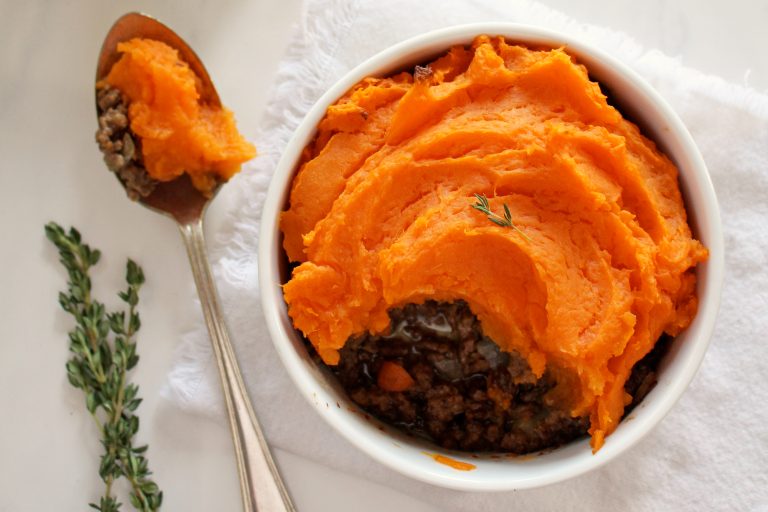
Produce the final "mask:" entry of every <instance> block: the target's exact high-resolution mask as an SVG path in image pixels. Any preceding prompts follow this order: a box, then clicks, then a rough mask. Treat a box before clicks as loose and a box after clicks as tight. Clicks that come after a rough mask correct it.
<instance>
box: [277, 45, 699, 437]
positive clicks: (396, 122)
mask: <svg viewBox="0 0 768 512" xmlns="http://www.w3.org/2000/svg"><path fill="white" fill-rule="evenodd" d="M475 194H483V195H486V196H487V197H488V198H489V200H490V206H491V209H492V210H493V211H494V212H496V213H498V214H499V215H502V214H503V213H502V212H503V205H504V204H506V205H508V206H509V209H510V212H511V214H512V219H513V220H514V222H515V224H516V226H517V227H518V228H520V230H521V231H522V232H523V233H525V235H526V236H522V235H521V234H520V233H518V232H517V231H515V230H514V229H510V228H508V227H502V226H498V225H496V224H494V223H492V222H490V221H489V219H488V217H487V216H486V215H484V214H483V213H482V212H480V211H477V210H475V209H473V208H472V207H471V206H472V204H474V203H475V202H476V199H475V196H474V195H475ZM281 227H282V230H283V233H284V236H285V239H284V247H285V250H286V253H287V255H288V257H289V259H290V260H292V261H294V262H298V263H300V264H299V265H298V266H297V267H296V268H295V270H294V271H293V274H292V276H291V279H290V280H289V281H288V282H287V283H286V284H285V286H284V295H285V300H286V302H287V304H288V306H289V314H290V316H291V318H292V320H293V322H294V325H295V326H296V327H297V328H298V329H300V330H301V331H302V332H303V333H304V334H305V335H306V336H307V338H308V339H309V340H310V341H311V342H312V344H313V345H314V347H315V348H316V349H317V351H318V353H319V354H320V356H321V357H322V358H323V360H324V361H325V362H326V363H328V364H331V365H333V364H336V363H337V361H338V358H339V353H338V351H339V349H340V348H341V347H342V346H343V345H344V343H345V342H346V340H347V339H348V338H349V337H350V336H352V335H355V334H359V333H361V332H364V331H371V332H384V331H386V330H387V329H388V328H389V318H388V316H387V310H388V309H390V308H393V307H398V306H401V305H403V304H406V303H420V302H423V301H425V300H427V299H434V300H437V301H452V300H459V299H462V300H464V301H466V302H467V303H468V304H469V305H470V307H471V309H472V311H474V312H475V314H476V315H477V317H478V318H479V320H480V322H481V323H482V327H483V331H484V332H485V334H486V335H487V336H489V337H490V338H492V339H493V340H494V341H496V342H497V343H498V344H499V345H500V346H501V348H502V349H504V350H508V351H517V352H518V353H520V354H521V355H522V356H523V357H525V359H526V360H527V361H528V363H529V365H530V367H531V369H532V370H533V372H534V374H536V375H537V376H541V375H542V374H543V373H544V370H545V368H547V367H549V369H550V371H555V372H556V373H557V375H559V376H560V382H561V384H560V385H558V387H557V388H555V392H553V394H552V397H553V398H552V399H553V400H556V399H565V400H566V402H565V403H567V404H568V407H570V408H571V413H572V414H573V415H574V416H576V415H584V414H589V415H590V423H591V428H590V433H591V435H592V446H593V449H594V450H597V449H599V448H600V446H602V444H603V441H604V437H605V436H606V435H607V434H610V433H611V432H612V431H613V430H614V429H615V428H616V426H617V423H618V422H619V420H620V419H621V416H622V413H623V410H624V406H625V405H626V404H627V403H629V400H630V397H629V396H628V395H627V394H626V393H625V391H624V383H625V381H626V379H627V377H628V376H629V374H630V371H631V369H632V366H633V365H634V364H635V362H637V361H638V360H640V359H641V358H642V357H643V356H644V355H646V354H647V353H648V352H649V351H650V350H651V348H652V347H653V346H654V344H655V342H656V340H657V339H658V338H659V336H660V335H661V334H662V333H663V332H667V333H669V334H672V335H675V334H677V333H679V332H680V331H681V330H682V329H684V328H685V327H686V326H688V324H689V323H690V322H691V320H692V318H693V316H694V315H695V313H696V307H697V300H696V294H695V287H696V278H695V275H694V273H693V268H694V267H695V265H696V264H697V263H698V262H701V261H703V260H705V259H706V257H707V251H706V249H705V248H704V247H703V245H702V244H701V243H700V242H698V241H696V240H694V239H693V238H692V236H691V230H690V228H689V226H688V223H687V220H686V212H685V209H684V205H683V201H682V198H681V194H680V190H679V188H678V182H677V170H676V168H675V166H674V165H673V164H672V162H671V161H670V160H669V159H668V158H667V157H666V156H664V155H663V154H661V153H660V152H659V151H658V150H657V149H656V147H655V145H654V143H653V142H651V141H650V140H648V139H646V138H645V137H644V136H643V135H641V134H640V131H639V130H638V128H637V126H635V125H634V124H632V123H631V122H629V121H627V120H625V119H623V118H622V116H621V114H620V113H619V112H618V111H617V110H616V109H615V108H614V107H612V106H610V105H609V104H608V103H607V101H606V97H605V95H604V94H603V93H602V92H601V90H600V87H599V85H598V84H597V83H595V82H592V81H590V79H589V77H588V75H587V70H586V69H585V68H584V67H583V66H581V65H579V64H578V63H576V62H574V59H573V58H572V57H571V56H569V55H568V54H567V53H566V52H565V51H564V50H562V49H555V50H533V49H528V48H525V47H522V46H516V45H511V44H508V43H507V42H505V41H504V40H503V39H501V38H489V37H479V38H477V39H476V40H475V41H474V43H473V44H472V46H471V47H470V48H464V47H460V46H458V47H454V48H451V50H450V51H449V52H448V53H447V54H446V55H444V56H442V57H441V58H439V59H437V60H436V61H434V62H432V63H431V64H429V66H427V67H426V68H417V69H416V72H415V73H414V75H411V74H409V73H400V74H397V75H394V76H391V77H388V78H366V79H364V80H362V81H361V82H360V83H358V84H357V85H355V86H354V87H353V88H352V89H351V90H350V91H349V92H348V93H347V94H346V95H345V96H344V97H342V98H341V99H340V100H338V102H336V103H335V104H334V105H332V106H330V107H329V108H328V111H327V114H326V116H325V118H324V119H323V120H322V122H321V123H320V125H319V126H318V132H317V136H316V138H315V139H314V141H313V142H312V143H311V144H310V145H309V146H308V147H307V148H306V149H305V151H304V154H303V157H302V161H301V164H300V168H299V172H298V174H297V176H296V178H295V179H294V182H293V188H292V190H291V195H290V207H289V209H288V210H287V211H285V212H284V213H283V215H282V219H281Z"/></svg>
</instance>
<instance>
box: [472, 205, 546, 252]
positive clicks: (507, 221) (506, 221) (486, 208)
mask: <svg viewBox="0 0 768 512" xmlns="http://www.w3.org/2000/svg"><path fill="white" fill-rule="evenodd" d="M475 198H476V199H477V202H476V203H475V204H473V205H472V208H474V209H475V210H479V211H481V212H483V213H484V214H486V215H487V216H488V220H490V221H491V222H493V223H494V224H496V225H499V226H501V227H503V228H512V229H514V230H515V231H517V232H518V233H520V235H521V236H522V237H523V238H525V239H526V240H528V241H529V242H532V240H531V239H530V237H529V236H528V235H526V234H525V233H523V231H522V230H521V229H520V228H518V227H517V226H516V225H515V223H514V222H512V213H511V212H510V211H509V206H507V203H504V217H499V216H498V215H496V214H495V213H493V212H492V211H491V205H490V204H489V203H488V198H487V197H486V196H485V194H482V195H480V194H475Z"/></svg>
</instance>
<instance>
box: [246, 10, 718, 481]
mask: <svg viewBox="0 0 768 512" xmlns="http://www.w3.org/2000/svg"><path fill="white" fill-rule="evenodd" d="M481 34H487V35H492V36H502V37H505V38H506V39H508V40H512V41H516V42H521V43H526V44H531V45H541V46H549V47H556V46H564V47H565V48H566V49H567V50H568V51H572V52H573V53H575V54H577V55H579V56H584V55H585V56H589V57H590V58H591V59H593V60H596V61H599V62H602V63H603V64H605V65H607V66H610V68H612V70H613V72H615V74H617V75H619V76H620V78H621V81H622V82H624V83H625V84H626V85H628V86H629V88H630V89H632V91H633V92H634V93H637V94H640V95H641V97H643V99H645V100H648V101H650V102H651V103H652V104H653V105H654V107H655V109H656V111H655V112H654V113H653V116H657V117H659V118H660V119H662V120H663V121H664V122H665V123H666V127H665V130H666V129H668V132H669V137H670V140H676V141H677V142H678V143H679V144H680V145H681V147H682V148H681V150H680V151H682V155H684V156H685V157H686V159H687V163H688V165H686V166H685V170H683V168H682V165H678V168H679V178H678V179H679V180H680V181H679V182H680V185H681V189H682V188H684V187H685V186H686V185H688V186H691V185H694V186H695V187H696V189H697V194H698V195H700V197H701V201H702V204H703V205H704V208H703V210H702V211H698V210H697V212H696V217H697V219H698V224H699V225H703V226H705V227H706V229H702V232H700V233H698V237H699V239H702V240H703V239H706V240H707V248H708V250H709V259H708V260H707V261H706V262H705V263H704V264H700V265H701V266H700V267H699V268H698V269H697V275H698V277H699V279H700V281H699V282H698V283H697V286H698V287H699V290H701V287H702V283H703V284H704V285H705V286H704V288H705V290H704V292H701V291H699V299H700V300H699V310H698V313H697V316H696V318H695V319H694V322H695V325H696V337H695V338H694V339H692V340H689V341H687V342H686V344H687V345H693V346H692V347H686V350H687V353H686V354H685V355H686V359H685V360H684V361H683V362H681V363H680V364H681V365H683V366H682V368H681V369H678V370H677V373H676V375H675V376H674V378H673V379H672V380H671V381H670V382H669V383H668V385H667V387H665V388H664V390H663V391H664V392H663V393H661V394H660V395H659V396H657V397H655V398H654V401H653V404H652V407H648V408H646V409H649V410H644V411H643V414H642V415H638V416H637V417H636V418H633V419H634V421H632V422H631V423H632V425H631V426H628V427H627V428H625V429H624V430H623V431H622V433H623V436H622V437H621V440H620V441H619V440H616V442H610V443H609V442H606V443H605V445H604V446H603V448H602V449H601V450H599V451H598V452H597V453H596V454H594V455H591V454H590V456H589V457H588V458H585V457H583V456H580V455H579V456H576V457H574V462H573V463H565V464H558V463H553V464H551V465H552V466H553V467H552V468H551V469H550V470H548V471H540V472H539V473H541V474H538V475H534V476H530V477H519V478H513V477H512V476H511V475H510V476H508V477H504V476H503V475H501V476H498V475H497V476H495V477H494V478H484V477H481V478H475V477H474V476H473V474H474V473H478V472H476V471H473V472H458V471H454V472H453V473H447V472H445V471H438V470H435V471H432V470H429V468H427V467H425V466H424V465H419V464H417V465H413V464H410V463H408V460H407V458H406V457H405V456H402V455H400V454H398V451H397V450H393V449H392V448H391V446H389V445H386V446H385V443H377V442H371V441H370V440H368V437H367V436H361V432H360V428H359V426H358V425H357V423H356V422H355V421H354V420H353V419H352V418H351V416H350V415H347V416H345V415H343V414H339V413H336V410H335V409H334V408H331V413H330V414H322V411H321V410H319V412H321V414H320V416H322V417H323V418H324V419H325V421H327V422H328V423H329V424H330V425H331V426H332V427H333V429H334V430H336V431H337V432H339V433H341V434H342V436H343V437H344V438H346V439H347V440H348V441H350V442H351V443H352V444H353V445H355V446H357V448H359V449H360V450H362V451H363V452H364V453H367V454H368V455H369V456H371V457H373V458H374V459H375V460H377V461H378V462H380V463H382V464H384V465H385V466H387V467H389V468H391V469H394V470H395V471H398V472H400V473H402V474H405V475H407V476H409V477H412V478H415V479H417V480H421V481H423V482H427V483H430V484H434V485H438V486H442V487H447V488H452V489H457V490H470V491H506V490H517V489H527V488H535V487H541V486H544V485H548V484H552V483H556V482H560V481H563V480H566V479H570V478H573V477H575V476H578V475H581V474H583V473H586V472H588V471H591V470H594V469H597V468H598V467H600V466H603V465H604V464H606V463H608V462H609V461H611V460H613V459H614V458H615V457H617V456H619V455H620V454H622V453H625V452H626V451H627V450H629V449H630V448H631V447H632V446H634V445H635V444H637V443H638V442H639V441H640V440H641V439H642V438H643V437H645V435H646V434H648V433H649V432H650V431H651V430H652V429H653V428H654V427H655V426H656V425H658V423H659V422H660V421H661V420H662V419H663V418H664V416H666V415H667V413H668V412H669V411H670V410H671V409H672V407H673V406H674V404H675V403H676V402H677V401H678V400H679V398H680V397H681V396H682V394H683V393H684V391H685V390H686V388H687V387H688V385H689V384H690V382H691V380H692V379H693V377H694V375H695V374H696V371H697V370H698V368H699V367H700V365H701V362H702V360H703V358H704V354H705V353H706V350H707V348H708V347H709V344H710V341H711V337H712V332H713V330H714V325H715V320H716V317H717V312H718V309H719V304H720V296H721V289H722V283H723V276H724V249H723V234H722V226H721V222H720V210H719V205H718V201H717V197H716V195H715V190H714V186H713V185H712V181H711V179H710V176H709V173H708V171H707V168H706V165H705V163H704V160H703V158H702V156H701V154H700V152H699V150H698V148H697V147H696V144H695V143H694V141H693V138H692V137H691V135H690V133H689V132H688V130H687V129H686V127H685V125H684V124H683V122H682V121H681V120H680V118H679V117H678V116H677V114H676V113H675V112H674V111H673V110H672V108H671V107H670V106H669V104H668V103H667V102H666V100H665V99H664V98H663V97H662V96H661V95H660V94H659V93H658V92H657V91H656V90H655V89H653V88H652V87H651V86H650V85H649V84H648V83H647V82H646V81H645V80H644V79H643V78H641V77H640V76H639V75H638V74H637V73H636V72H635V71H634V70H632V69H631V68H629V67H628V66H627V65H626V64H624V63H622V62H621V61H619V60H618V59H616V58H615V57H612V56H611V55H609V54H607V53H605V52H604V51H602V50H600V49H598V48H595V47H593V46H591V45H589V44H586V43H584V42H582V41H580V40H577V39H574V38H572V37H570V36H568V35H565V34H562V33H559V32H556V31H552V30H548V29H544V28H540V27H537V26H533V25H524V24H517V23H498V22H494V23H472V24H465V25H456V26H451V27H447V28H442V29H438V30H433V31H429V32H426V33H423V34H421V35H417V36H415V37H412V38H409V39H407V40H405V41H402V42H400V43H398V44H395V45H393V46H391V47H389V48H387V49H384V50H383V51H381V52H379V53H377V54H375V55H373V56H372V57H370V58H368V59H366V60H365V61H363V62H362V63H361V64H359V65H357V66H356V67H354V68H353V69H351V70H350V71H348V72H347V73H346V74H344V76H343V77H342V78H341V79H339V80H338V81H336V82H335V84H334V85H332V86H331V87H330V88H329V89H328V90H326V91H325V93H324V94H322V95H321V96H320V98H319V99H318V100H317V101H316V102H315V104H314V105H313V106H312V107H311V108H310V110H309V111H308V112H307V114H306V115H305V116H304V118H303V120H302V121H301V122H300V123H299V125H298V126H297V128H296V130H295V131H294V133H293V136H292V137H291V139H290V141H289V142H288V144H287V145H286V147H285V149H284V150H283V152H282V155H281V157H280V160H279V162H278V165H277V167H276V168H275V172H274V175H273V176H272V178H271V182H270V185H269V189H268V191H267V195H266V199H265V201H264V205H263V210H262V217H261V223H260V231H259V233H260V235H259V248H258V266H259V275H260V276H261V278H260V279H259V288H260V299H261V305H262V309H263V312H264V315H265V320H266V324H267V328H268V331H269V334H270V337H271V338H272V342H273V344H274V346H275V349H276V350H277V352H278V355H279V357H280V359H281V360H282V362H283V365H284V366H285V368H286V369H287V371H288V374H289V375H290V377H291V379H292V380H293V382H294V384H295V385H296V386H297V388H298V389H299V391H300V392H301V394H302V395H303V396H304V397H305V399H307V401H308V402H309V403H310V404H311V405H315V406H316V407H317V406H318V397H317V393H318V389H319V385H318V383H317V382H316V381H315V380H314V377H312V376H311V375H308V374H307V372H306V370H305V368H304V367H303V363H302V360H301V358H300V356H299V354H297V352H296V351H295V350H294V348H293V346H292V344H291V342H290V338H289V334H288V332H287V330H286V329H287V328H288V327H290V325H289V326H288V327H287V326H286V325H285V322H284V321H281V320H284V319H283V318H281V315H283V313H282V312H281V311H280V308H281V307H282V308H284V307H285V305H284V302H283V301H282V292H281V291H280V290H281V286H280V282H279V279H274V277H275V276H279V274H278V273H277V272H278V263H277V257H276V256H277V251H276V250H275V248H277V249H278V250H279V249H280V233H279V225H278V224H279V213H280V211H281V210H282V208H283V205H284V204H285V201H286V199H287V194H288V189H289V187H290V184H291V182H292V179H293V176H294V174H295V164H296V161H297V159H298V155H299V154H300V153H301V151H302V150H303V148H304V146H305V145H306V143H307V142H308V141H309V140H311V137H312V136H313V134H314V133H315V131H316V126H317V124H318V123H319V121H320V120H321V119H322V117H323V115H324V114H325V111H326V108H327V107H328V106H329V105H331V104H332V103H334V102H335V101H336V100H337V99H338V98H340V97H341V96H342V95H343V94H344V93H346V92H347V91H348V90H349V89H350V88H351V87H352V86H353V85H354V84H356V83H357V82H359V81H360V80H361V79H362V78H364V77H366V76H373V75H379V76H380V75H381V74H382V70H383V69H385V70H386V69H389V70H390V72H391V70H393V69H398V63H402V62H403V61H404V56H406V55H408V54H412V53H414V52H417V51H419V50H422V49H425V48H431V47H440V46H441V45H442V48H443V50H442V51H446V50H447V49H448V48H449V47H450V46H453V45H456V44H468V43H469V42H471V40H472V39H474V37H476V36H478V35H481ZM434 54H435V53H434V52H432V55H434ZM384 74H386V71H384ZM656 138H658V137H656ZM670 157H672V155H670ZM686 207H687V209H688V208H689V205H686ZM702 267H705V268H706V270H705V271H704V279H703V280H701V276H702V270H701V268H702ZM693 326H694V324H692V325H691V326H689V327H688V330H691V329H692V328H693ZM290 328H291V329H292V327H290ZM657 387H658V386H657ZM647 398H648V397H646V399H647ZM643 403H645V402H643ZM317 408H318V409H321V408H319V407H317ZM632 414H635V413H634V412H633V413H632ZM622 423H626V420H625V421H623V422H622ZM617 433H619V431H618V430H617V431H616V432H614V433H613V434H612V435H611V436H608V437H607V438H606V441H608V440H612V439H613V437H614V436H616V434H617ZM383 435H386V434H383ZM364 437H365V438H364ZM574 444H577V443H576V442H574V443H571V445H574ZM445 452H446V453H450V451H447V450H446V451H445ZM458 455H459V457H460V454H458ZM566 457H570V455H566ZM537 458H538V457H537ZM469 461H470V462H472V463H476V462H477V461H475V460H472V459H469ZM556 462H562V461H556ZM416 466H418V467H416ZM435 466H437V465H436V464H435ZM502 473H503V471H502Z"/></svg>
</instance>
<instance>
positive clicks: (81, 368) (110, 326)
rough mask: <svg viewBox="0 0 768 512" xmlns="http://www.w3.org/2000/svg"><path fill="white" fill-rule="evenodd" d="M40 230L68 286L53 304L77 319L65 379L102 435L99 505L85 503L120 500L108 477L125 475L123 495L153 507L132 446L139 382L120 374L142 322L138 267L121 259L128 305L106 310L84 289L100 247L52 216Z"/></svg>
mask: <svg viewBox="0 0 768 512" xmlns="http://www.w3.org/2000/svg"><path fill="white" fill-rule="evenodd" d="M45 234H46V236H47V237H48V239H49V240H50V241H51V242H53V243H54V244H55V245H56V248H57V249H58V250H59V257H60V258H59V261H60V262H61V264H62V265H64V268H66V269H67V274H68V276H69V280H68V282H67V291H66V293H65V292H61V293H59V304H60V305H61V307H62V308H63V309H64V311H66V312H67V313H69V314H71V315H72V316H73V317H74V319H75V322H76V326H75V327H74V329H72V330H71V331H70V332H69V350H70V352H72V357H71V358H70V359H69V361H67V365H66V368H67V378H68V379H69V382H70V384H72V385H73V386H74V387H76V388H79V389H82V390H83V393H84V394H85V406H86V408H87V409H88V412H89V413H90V414H91V416H92V417H93V420H94V421H95V423H96V426H97V427H98V429H99V432H100V434H101V444H102V446H103V447H104V453H103V454H102V456H101V463H100V465H99V475H100V476H101V479H102V480H103V481H104V486H105V488H104V495H103V496H102V497H101V499H100V501H99V503H98V504H96V503H90V504H89V505H90V506H91V507H92V508H94V509H96V510H100V511H101V512H117V511H118V509H119V508H120V506H121V503H120V502H119V501H118V500H117V498H116V497H115V496H114V494H113V489H112V486H113V483H114V482H115V480H117V479H118V478H120V477H121V476H122V477H125V478H126V479H127V480H128V482H129V483H130V485H131V493H130V500H131V503H132V504H133V506H134V507H135V508H136V509H137V510H140V511H142V512H153V511H156V510H159V509H160V505H161V504H162V501H163V493H162V491H160V489H159V488H158V486H157V484H156V483H155V482H154V481H153V480H152V479H151V478H150V475H151V472H150V471H149V468H148V462H147V459H146V458H145V456H144V454H145V452H146V450H147V446H146V445H145V446H134V445H133V442H134V436H135V435H136V432H137V431H138V430H139V417H138V416H137V415H136V409H137V407H138V406H139V404H140V403H141V398H139V397H138V393H139V388H138V386H137V385H136V384H133V383H131V382H128V379H127V373H128V372H129V371H130V370H131V369H132V368H134V367H135V366H136V363H138V361H139V356H138V355H137V354H136V341H135V335H136V332H137V331H138V330H139V328H140V327H141V320H140V319H139V313H138V312H137V311H136V306H137V305H138V303H139V289H140V288H141V285H142V284H143V283H144V272H143V271H142V269H141V267H140V266H138V265H137V264H136V263H135V262H134V261H132V260H130V259H129V260H128V263H127V265H126V276H125V278H126V282H127V283H128V286H127V288H126V290H125V291H123V292H120V293H118V296H119V297H120V299H122V300H123V302H125V303H126V305H127V306H128V311H127V312H126V311H117V312H112V313H109V312H107V311H106V308H105V307H104V304H102V303H101V302H98V301H96V300H94V299H93V297H92V296H91V279H90V276H89V270H90V268H91V267H93V266H94V265H96V264H97V263H98V262H99V259H100V257H101V252H100V251H99V250H97V249H91V248H90V247H89V246H88V245H87V244H85V243H83V242H82V239H81V236H80V233H79V232H78V231H77V230H76V229H75V228H70V230H69V233H66V232H65V231H64V229H63V228H62V227H61V226H59V225H58V224H56V223H54V222H50V223H48V224H47V225H46V226H45Z"/></svg>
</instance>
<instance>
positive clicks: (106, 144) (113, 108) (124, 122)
mask: <svg viewBox="0 0 768 512" xmlns="http://www.w3.org/2000/svg"><path fill="white" fill-rule="evenodd" d="M96 108H97V111H98V116H99V129H98V130H97V131H96V142H97V143H98V144H99V149H100V150H101V152H102V153H103V154H104V163H106V164H107V167H108V168H109V170H110V171H112V172H114V173H115V174H116V175H117V177H118V178H119V179H120V181H121V182H122V183H123V185H124V186H125V191H126V192H127V193H128V197H130V198H131V199H132V200H134V201H136V200H138V199H140V198H142V197H147V196H148V195H150V194H151V193H152V191H153V190H155V187H156V186H157V181H156V180H155V179H153V178H152V177H151V176H150V175H149V174H148V173H147V171H146V169H145V168H144V162H143V160H142V157H141V147H140V144H141V141H140V140H139V138H138V137H136V136H134V135H133V133H132V132H131V129H130V125H129V121H128V102H127V101H126V99H125V98H124V97H123V94H122V93H121V92H120V91H119V90H118V89H115V88H114V87H112V86H110V85H107V84H105V83H100V84H98V85H97V86H96Z"/></svg>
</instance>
